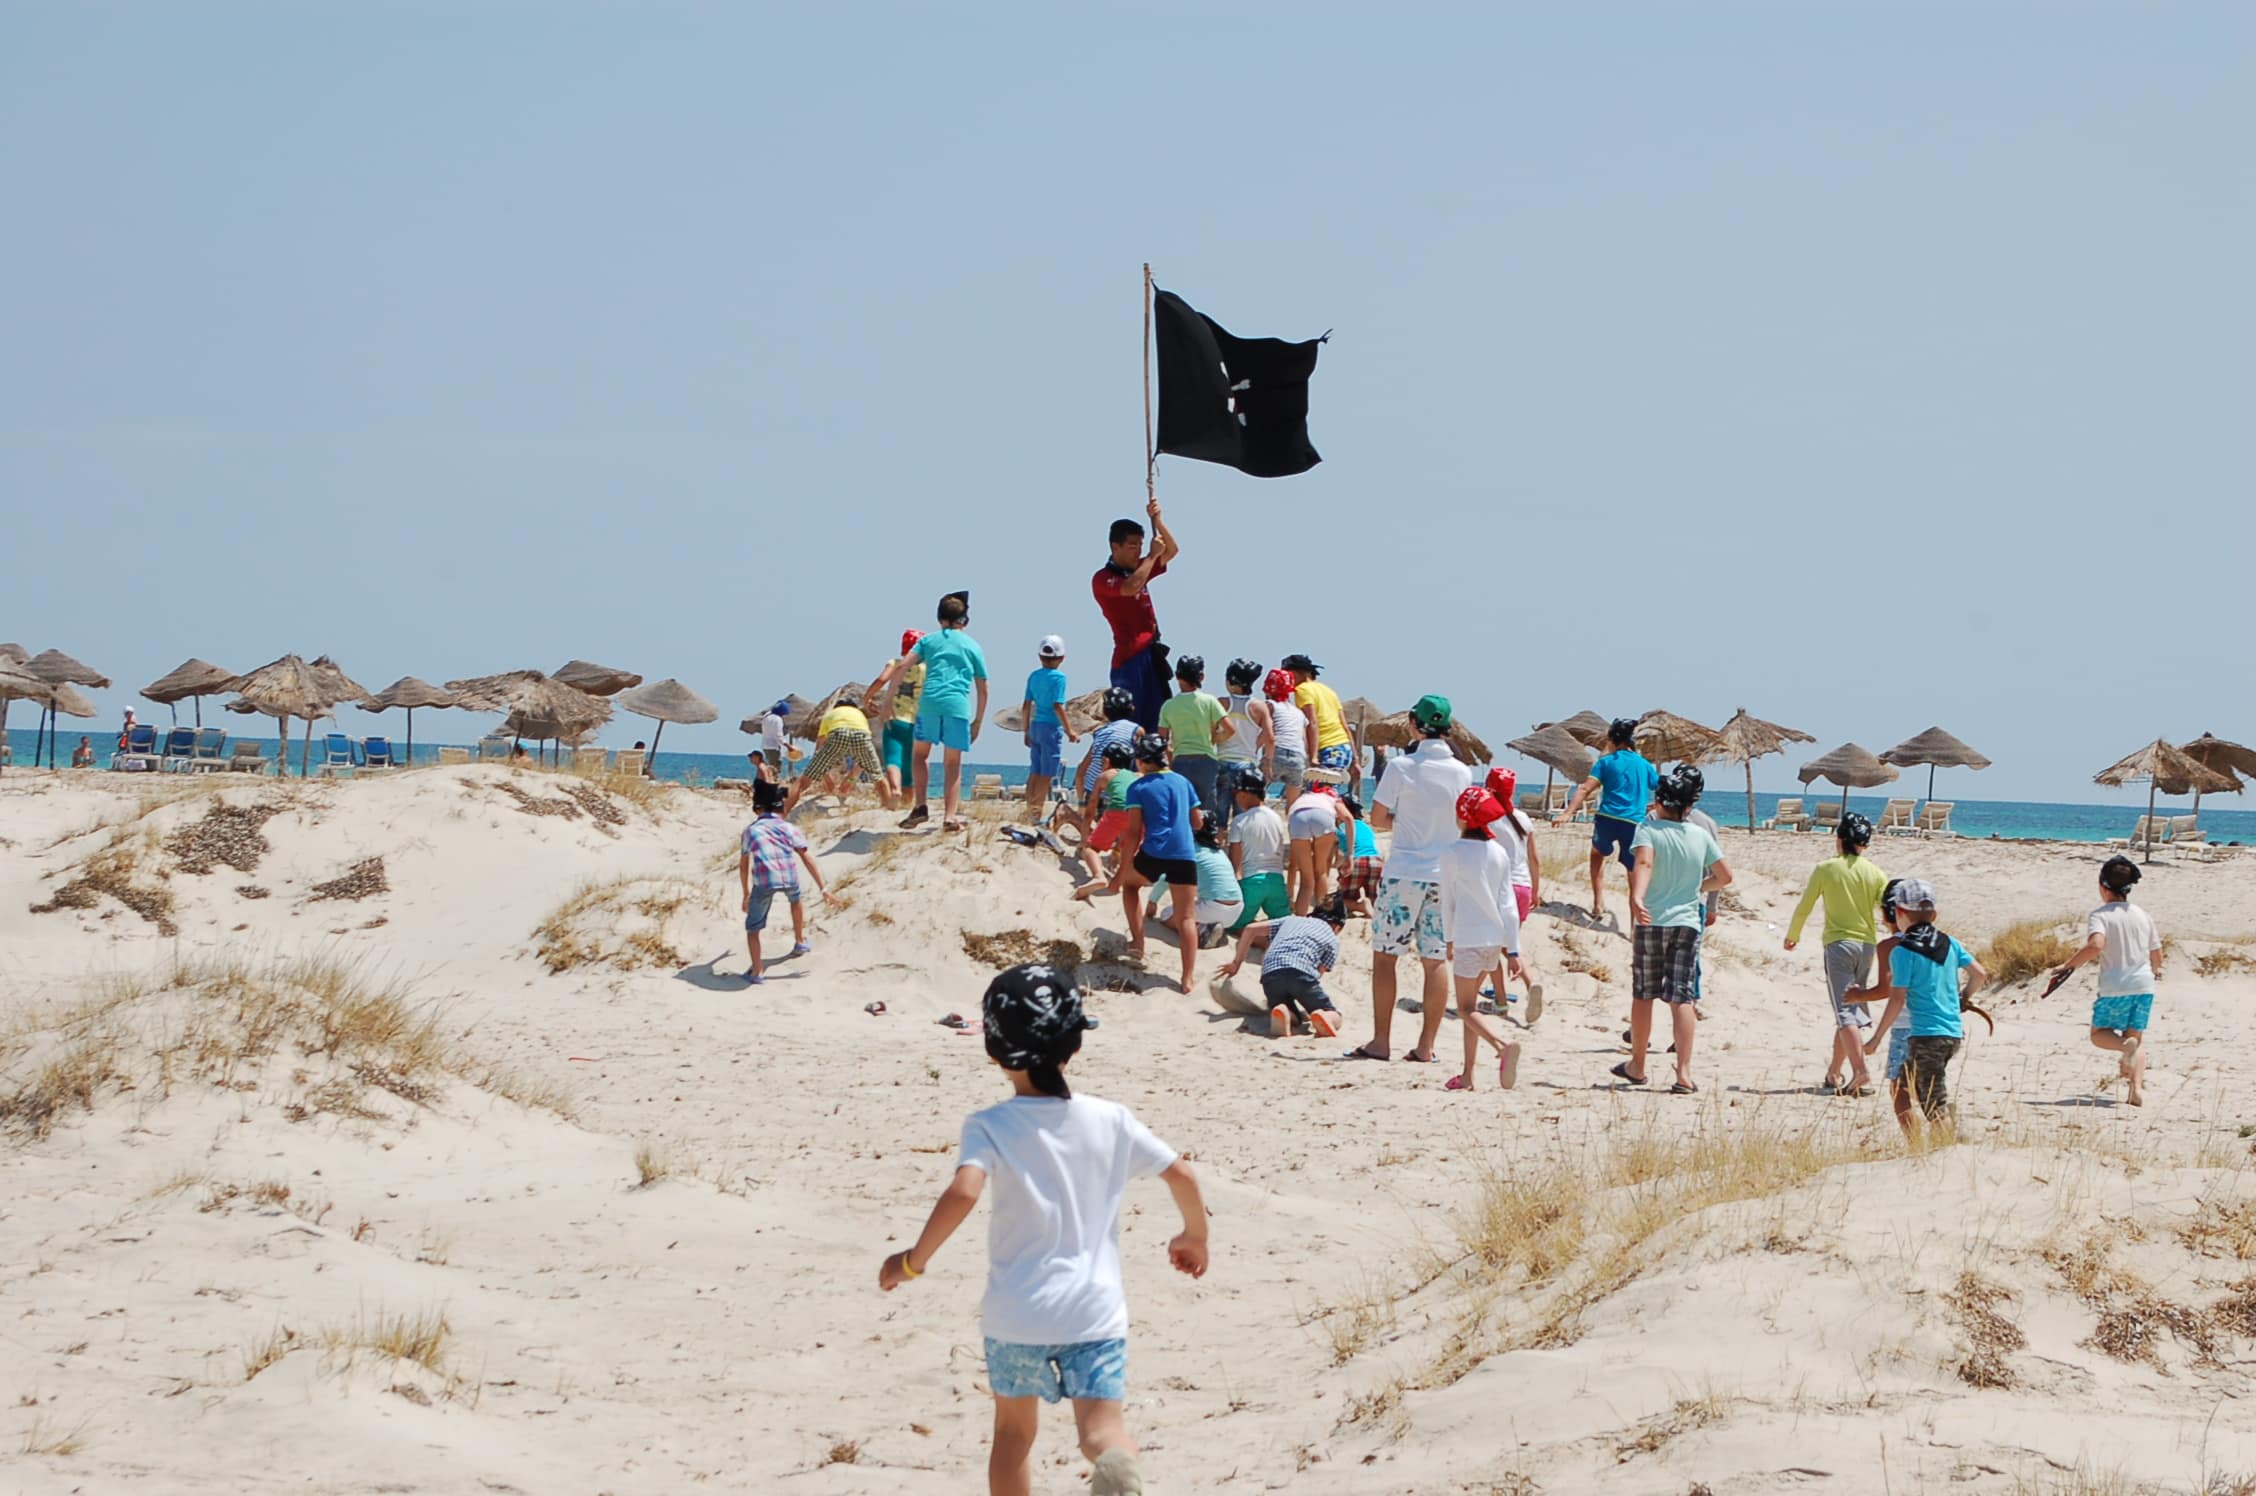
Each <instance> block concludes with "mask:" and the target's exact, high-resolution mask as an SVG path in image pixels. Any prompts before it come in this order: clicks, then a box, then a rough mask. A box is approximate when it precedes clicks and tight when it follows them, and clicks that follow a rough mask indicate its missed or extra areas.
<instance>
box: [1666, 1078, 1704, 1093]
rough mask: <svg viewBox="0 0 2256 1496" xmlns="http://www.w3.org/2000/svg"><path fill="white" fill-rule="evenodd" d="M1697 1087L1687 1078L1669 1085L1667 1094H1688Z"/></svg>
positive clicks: (1697, 1088) (1696, 1089)
mask: <svg viewBox="0 0 2256 1496" xmlns="http://www.w3.org/2000/svg"><path fill="white" fill-rule="evenodd" d="M1699 1089H1700V1088H1699V1087H1698V1086H1696V1085H1694V1084H1692V1082H1690V1081H1688V1080H1680V1081H1678V1082H1677V1083H1676V1084H1675V1085H1672V1086H1670V1087H1669V1094H1670V1095H1671V1096H1690V1095H1693V1094H1695V1093H1696V1092H1698V1090H1699Z"/></svg>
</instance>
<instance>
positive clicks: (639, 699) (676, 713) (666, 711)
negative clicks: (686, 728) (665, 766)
mask: <svg viewBox="0 0 2256 1496" xmlns="http://www.w3.org/2000/svg"><path fill="white" fill-rule="evenodd" d="M618 705H619V709H620V710H621V711H628V712H633V713H634V714H635V715H636V716H638V717H648V718H650V720H652V721H653V722H656V723H657V724H658V726H657V728H656V729H655V730H653V731H652V732H651V734H650V758H648V759H645V760H644V762H645V763H649V762H653V761H655V760H656V759H657V757H658V739H659V737H660V736H661V735H663V734H664V732H665V731H666V724H667V723H669V722H682V723H697V722H711V721H713V720H714V719H715V718H717V717H719V716H720V715H721V709H720V708H719V707H717V706H715V705H713V703H711V702H710V701H707V700H706V699H705V698H704V697H702V696H700V695H698V694H697V693H696V692H695V691H692V690H691V689H690V688H689V687H687V686H685V685H683V684H682V683H681V682H680V681H678V680H675V679H674V678H673V677H672V676H670V675H669V676H667V677H666V678H665V679H664V680H661V681H652V682H651V683H650V684H649V685H647V686H637V687H636V688H635V689H634V690H632V691H628V692H626V693H624V694H623V695H621V696H620V697H619V701H618Z"/></svg>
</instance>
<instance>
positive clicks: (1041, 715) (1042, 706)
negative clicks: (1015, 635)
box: [1019, 634, 1081, 815]
mask: <svg viewBox="0 0 2256 1496" xmlns="http://www.w3.org/2000/svg"><path fill="white" fill-rule="evenodd" d="M1035 658H1036V660H1037V663H1036V665H1035V667H1034V673H1033V674H1032V675H1029V676H1027V677H1026V700H1025V701H1024V702H1023V703H1022V704H1021V706H1020V708H1019V710H1020V711H1021V713H1022V714H1023V716H1024V720H1025V722H1026V752H1027V756H1028V761H1029V765H1030V767H1029V768H1028V771H1027V775H1026V810H1027V814H1029V815H1040V814H1041V812H1042V808H1043V807H1044V806H1045V805H1047V804H1049V801H1050V785H1051V783H1052V782H1053V781H1054V780H1056V779H1058V778H1059V777H1060V776H1061V775H1063V774H1064V773H1065V745H1066V744H1067V743H1078V742H1080V741H1081V734H1079V733H1077V732H1075V731H1074V730H1073V724H1072V723H1071V722H1069V721H1067V720H1066V716H1065V692H1066V685H1065V671H1064V670H1063V669H1061V668H1060V667H1061V666H1063V665H1064V664H1065V641H1064V640H1063V639H1061V638H1059V637H1058V636H1057V635H1056V634H1046V635H1044V636H1043V638H1042V642H1041V644H1040V645H1039V646H1038V647H1037V649H1036V650H1035Z"/></svg>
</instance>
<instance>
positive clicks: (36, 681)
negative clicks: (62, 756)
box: [0, 660, 94, 767]
mask: <svg viewBox="0 0 2256 1496" xmlns="http://www.w3.org/2000/svg"><path fill="white" fill-rule="evenodd" d="M66 699H67V700H68V701H69V703H70V705H69V706H68V707H67V708H65V710H67V711H68V712H69V714H70V715H71V716H74V717H91V716H93V715H94V704H93V703H92V702H90V701H87V699H86V698H85V697H84V696H82V695H80V694H79V693H78V691H77V690H75V689H73V688H72V687H70V686H67V685H57V684H56V683H54V682H53V681H44V680H41V679H40V678H39V677H38V676H36V675H27V674H25V673H24V670H23V667H22V666H21V665H19V664H16V663H14V662H11V661H5V660H0V727H4V726H5V724H6V720H7V712H8V704H9V703H10V702H13V701H29V702H33V703H36V704H37V705H38V707H39V720H40V728H41V731H42V732H44V731H45V729H46V722H47V713H48V712H49V711H50V710H51V709H54V708H55V706H56V703H57V702H58V701H59V700H66ZM81 703H83V704H84V705H85V707H86V710H85V711H79V710H78V709H77V708H78V706H79V704H81ZM38 760H39V753H38V749H37V748H34V749H33V750H32V762H33V763H35V764H36V763H37V762H38ZM50 767H52V766H50Z"/></svg>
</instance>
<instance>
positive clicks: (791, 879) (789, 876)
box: [741, 815, 807, 889]
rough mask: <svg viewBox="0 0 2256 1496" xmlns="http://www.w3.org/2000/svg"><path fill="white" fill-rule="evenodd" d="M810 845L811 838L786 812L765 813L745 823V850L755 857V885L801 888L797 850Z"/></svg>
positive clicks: (753, 878) (745, 852)
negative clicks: (786, 817)
mask: <svg viewBox="0 0 2256 1496" xmlns="http://www.w3.org/2000/svg"><path fill="white" fill-rule="evenodd" d="M806 845H807V838H805V837H804V836H801V835H800V834H799V828H798V827H797V826H794V825H792V824H791V823H790V822H789V821H787V820H785V819H784V818H783V817H782V816H778V815H765V816H762V817H760V818H759V819H758V820H756V821H754V822H753V823H752V824H751V825H749V826H747V827H745V828H744V839H743V842H742V846H741V850H742V852H743V854H744V855H745V856H746V857H749V858H751V859H752V886H753V887H754V888H771V889H772V888H797V887H798V886H799V861H798V855H797V854H798V853H800V852H801V851H803V850H805V849H806Z"/></svg>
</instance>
